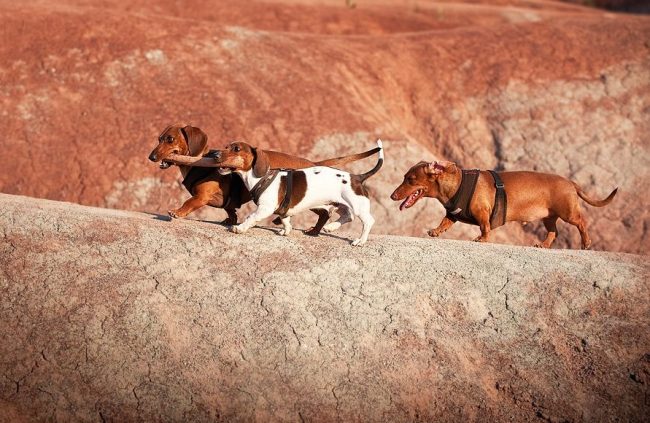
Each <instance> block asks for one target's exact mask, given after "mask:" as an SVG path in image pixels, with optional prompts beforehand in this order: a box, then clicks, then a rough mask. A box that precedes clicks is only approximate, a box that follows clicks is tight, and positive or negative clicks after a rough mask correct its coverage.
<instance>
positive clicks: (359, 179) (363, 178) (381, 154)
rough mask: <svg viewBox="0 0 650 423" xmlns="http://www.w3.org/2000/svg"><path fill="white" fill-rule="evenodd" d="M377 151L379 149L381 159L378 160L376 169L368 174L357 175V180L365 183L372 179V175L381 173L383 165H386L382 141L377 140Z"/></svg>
mask: <svg viewBox="0 0 650 423" xmlns="http://www.w3.org/2000/svg"><path fill="white" fill-rule="evenodd" d="M377 149H379V159H378V160H377V164H376V165H375V167H373V168H372V169H370V170H369V171H368V172H366V173H363V174H361V175H356V177H357V178H356V179H357V180H358V181H359V182H361V183H363V181H365V180H366V179H368V178H370V177H371V176H372V175H374V174H375V173H377V172H379V169H381V167H382V165H383V164H384V148H383V147H382V145H381V140H379V139H378V140H377Z"/></svg>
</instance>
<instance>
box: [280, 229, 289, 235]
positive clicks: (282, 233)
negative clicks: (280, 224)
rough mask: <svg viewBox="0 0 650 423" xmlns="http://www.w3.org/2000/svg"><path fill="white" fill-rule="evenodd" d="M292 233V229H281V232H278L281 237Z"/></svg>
mask: <svg viewBox="0 0 650 423" xmlns="http://www.w3.org/2000/svg"><path fill="white" fill-rule="evenodd" d="M290 233H291V228H288V229H284V228H283V229H280V232H278V234H279V235H281V236H288V235H289V234H290Z"/></svg>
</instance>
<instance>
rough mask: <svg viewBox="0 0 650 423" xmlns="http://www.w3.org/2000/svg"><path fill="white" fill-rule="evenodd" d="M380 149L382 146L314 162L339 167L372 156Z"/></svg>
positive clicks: (317, 164)
mask: <svg viewBox="0 0 650 423" xmlns="http://www.w3.org/2000/svg"><path fill="white" fill-rule="evenodd" d="M379 151H381V147H375V148H373V149H372V150H368V151H364V152H363V153H357V154H352V155H349V156H343V157H336V158H334V159H327V160H321V161H320V162H314V165H316V166H327V167H338V166H341V165H344V164H347V163H352V162H356V161H357V160H361V159H365V158H366V157H370V156H372V155H373V154H377V153H378V152H379Z"/></svg>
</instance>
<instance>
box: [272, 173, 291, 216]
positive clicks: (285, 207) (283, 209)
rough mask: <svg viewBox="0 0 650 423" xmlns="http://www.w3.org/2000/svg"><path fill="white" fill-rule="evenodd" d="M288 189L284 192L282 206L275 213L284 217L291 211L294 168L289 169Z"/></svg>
mask: <svg viewBox="0 0 650 423" xmlns="http://www.w3.org/2000/svg"><path fill="white" fill-rule="evenodd" d="M286 172H287V190H286V192H285V193H284V198H283V199H282V203H280V207H278V209H277V210H276V211H275V214H277V215H279V216H281V217H284V216H285V215H286V214H287V212H288V211H289V203H290V202H291V193H292V192H293V170H292V169H287V170H286Z"/></svg>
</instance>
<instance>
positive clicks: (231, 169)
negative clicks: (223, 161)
mask: <svg viewBox="0 0 650 423" xmlns="http://www.w3.org/2000/svg"><path fill="white" fill-rule="evenodd" d="M217 171H218V172H219V175H230V174H231V173H233V172H234V171H235V168H234V167H220V168H218V170H217Z"/></svg>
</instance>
